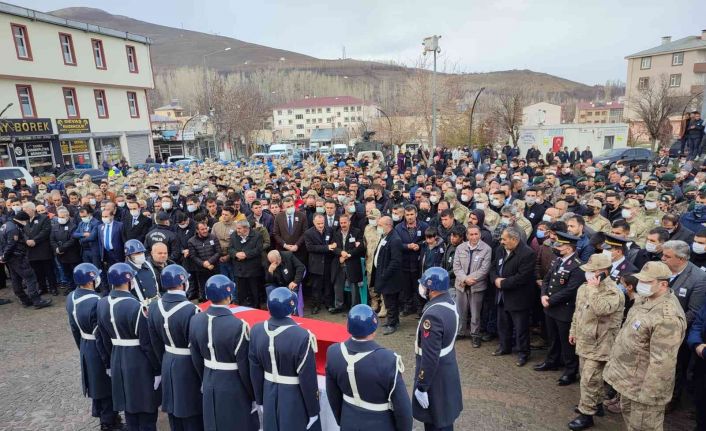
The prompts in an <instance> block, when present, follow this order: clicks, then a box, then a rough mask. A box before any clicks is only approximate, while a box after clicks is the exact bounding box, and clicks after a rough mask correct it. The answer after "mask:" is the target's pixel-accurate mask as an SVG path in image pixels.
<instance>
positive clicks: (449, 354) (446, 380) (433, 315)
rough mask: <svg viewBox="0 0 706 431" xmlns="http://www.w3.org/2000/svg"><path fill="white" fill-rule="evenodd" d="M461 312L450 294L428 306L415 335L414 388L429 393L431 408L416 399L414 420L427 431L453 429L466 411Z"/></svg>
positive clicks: (445, 293)
mask: <svg viewBox="0 0 706 431" xmlns="http://www.w3.org/2000/svg"><path fill="white" fill-rule="evenodd" d="M457 331H458V313H457V312H456V304H454V302H453V300H452V299H451V296H450V295H449V293H448V291H447V292H444V293H442V294H441V295H439V296H437V297H435V298H433V299H430V300H429V302H427V304H426V305H425V306H424V312H423V314H422V318H421V319H420V320H419V325H418V326H417V333H416V335H415V346H414V347H415V349H414V350H415V354H416V356H415V357H416V368H415V372H414V388H415V389H419V390H420V391H422V392H427V393H428V394H429V408H426V409H423V408H422V407H421V406H420V405H419V402H418V401H417V399H416V398H414V399H413V400H412V411H413V414H414V418H415V419H416V420H418V421H420V422H423V423H424V424H425V426H426V429H427V430H434V429H445V428H448V429H451V427H452V426H453V423H454V421H455V420H456V418H457V417H458V416H459V414H460V413H461V410H463V401H462V400H463V399H462V395H461V377H460V376H459V374H458V363H457V362H456V349H455V348H454V342H455V341H456V333H457Z"/></svg>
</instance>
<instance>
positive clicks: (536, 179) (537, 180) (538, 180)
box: [532, 175, 544, 184]
mask: <svg viewBox="0 0 706 431" xmlns="http://www.w3.org/2000/svg"><path fill="white" fill-rule="evenodd" d="M543 182H544V177H543V176H541V175H540V176H538V177H534V178H532V184H542V183H543Z"/></svg>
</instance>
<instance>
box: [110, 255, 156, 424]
mask: <svg viewBox="0 0 706 431" xmlns="http://www.w3.org/2000/svg"><path fill="white" fill-rule="evenodd" d="M134 277H135V271H134V270H133V269H132V268H131V267H130V265H128V264H127V263H124V262H118V263H115V264H113V265H112V266H111V267H110V268H109V269H108V283H109V284H110V285H111V286H112V290H111V291H110V294H109V295H108V296H106V297H104V298H102V299H101V300H100V302H99V303H98V331H99V334H100V338H101V342H102V344H103V349H102V351H103V353H104V354H105V356H104V357H103V363H104V364H105V367H106V368H107V369H108V370H107V372H108V374H109V375H110V376H111V377H112V389H113V390H112V392H113V408H114V409H115V410H118V411H124V412H125V422H126V424H127V427H128V429H129V430H140V431H152V430H156V429H157V408H158V407H159V404H160V402H161V393H160V392H159V391H157V388H159V384H160V382H161V380H162V376H161V375H160V366H159V361H158V360H157V357H156V356H155V354H154V351H153V350H152V345H151V343H150V335H149V329H148V328H147V317H145V313H144V312H143V308H142V305H141V304H140V302H139V301H138V300H137V299H136V298H135V297H134V296H133V295H132V294H131V293H130V284H131V283H132V280H133V278H134Z"/></svg>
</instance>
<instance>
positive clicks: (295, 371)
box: [249, 317, 321, 431]
mask: <svg viewBox="0 0 706 431" xmlns="http://www.w3.org/2000/svg"><path fill="white" fill-rule="evenodd" d="M315 353H316V338H314V335H313V334H312V333H310V332H309V331H307V330H306V329H304V328H302V327H300V326H298V325H297V324H296V322H294V320H292V319H291V318H290V317H284V318H281V319H277V318H274V317H271V318H270V319H269V320H267V321H266V322H262V323H258V324H257V325H255V326H254V327H253V329H252V333H251V335H250V346H249V359H250V378H251V381H252V385H253V390H254V392H255V400H256V402H257V404H258V405H261V406H263V424H262V425H263V430H264V431H279V430H285V429H286V430H288V431H289V430H291V431H305V430H306V426H307V424H308V423H309V418H312V417H316V416H318V415H319V390H318V383H317V377H316V361H315V358H314V355H315ZM309 430H310V431H320V430H321V421H320V420H317V421H315V422H314V423H313V424H312V426H311V428H309Z"/></svg>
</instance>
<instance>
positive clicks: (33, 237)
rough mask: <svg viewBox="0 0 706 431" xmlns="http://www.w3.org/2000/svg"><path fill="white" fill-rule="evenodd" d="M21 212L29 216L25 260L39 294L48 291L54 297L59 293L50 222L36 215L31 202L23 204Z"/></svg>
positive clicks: (26, 226)
mask: <svg viewBox="0 0 706 431" xmlns="http://www.w3.org/2000/svg"><path fill="white" fill-rule="evenodd" d="M22 210H23V211H24V212H26V213H27V214H28V215H29V222H27V225H25V227H24V231H25V235H26V236H27V239H26V244H27V259H28V260H29V263H30V266H31V267H32V269H33V270H34V274H35V275H36V276H37V283H38V285H39V292H40V293H46V292H47V291H49V292H51V294H52V295H54V296H56V295H58V293H59V292H58V290H57V288H56V276H55V275H54V255H53V254H52V250H51V244H50V243H49V237H50V235H51V222H50V221H49V217H47V216H46V215H45V214H37V209H36V207H35V205H34V203H32V202H25V203H24V204H23V205H22Z"/></svg>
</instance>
